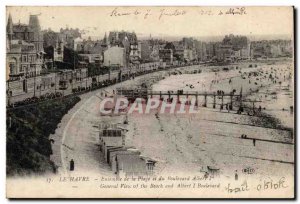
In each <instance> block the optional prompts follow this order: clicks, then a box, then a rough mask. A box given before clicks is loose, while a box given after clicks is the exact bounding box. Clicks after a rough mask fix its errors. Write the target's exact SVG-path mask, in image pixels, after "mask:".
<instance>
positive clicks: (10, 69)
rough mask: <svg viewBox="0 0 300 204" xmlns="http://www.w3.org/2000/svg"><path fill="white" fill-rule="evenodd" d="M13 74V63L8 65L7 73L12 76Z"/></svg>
mask: <svg viewBox="0 0 300 204" xmlns="http://www.w3.org/2000/svg"><path fill="white" fill-rule="evenodd" d="M14 72H15V64H14V63H10V64H9V73H10V74H14Z"/></svg>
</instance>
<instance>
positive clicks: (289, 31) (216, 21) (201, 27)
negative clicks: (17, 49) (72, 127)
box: [6, 6, 293, 39]
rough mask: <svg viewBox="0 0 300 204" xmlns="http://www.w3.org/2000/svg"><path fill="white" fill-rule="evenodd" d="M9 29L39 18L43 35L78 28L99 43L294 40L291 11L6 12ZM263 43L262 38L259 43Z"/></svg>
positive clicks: (103, 9)
mask: <svg viewBox="0 0 300 204" xmlns="http://www.w3.org/2000/svg"><path fill="white" fill-rule="evenodd" d="M9 13H10V14H11V15H12V19H13V23H18V22H19V21H20V22H21V23H25V24H28V21H29V15H30V14H38V15H39V21H40V24H41V27H42V29H48V28H51V29H52V30H54V31H59V29H60V28H66V27H69V28H79V29H80V30H84V31H85V35H84V36H86V37H87V36H92V37H93V38H99V39H100V38H103V36H104V34H105V32H107V33H108V32H109V31H113V30H126V31H131V32H132V31H135V33H136V34H137V35H138V37H141V38H143V37H148V36H150V34H151V35H152V37H162V38H163V37H165V36H169V37H181V36H187V37H196V38H200V39H201V38H209V37H213V36H224V35H227V34H231V33H232V34H235V35H246V36H248V37H250V38H251V37H252V38H255V36H256V37H257V36H269V35H273V36H285V37H287V38H292V37H293V8H292V7H245V8H242V7H97V6H91V7H70V6H69V7H54V6H51V7H34V6H24V7H19V6H18V7H9V6H8V7H7V12H6V16H7V18H8V14H9ZM260 38H263V37H260Z"/></svg>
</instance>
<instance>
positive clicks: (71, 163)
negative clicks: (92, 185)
mask: <svg viewBox="0 0 300 204" xmlns="http://www.w3.org/2000/svg"><path fill="white" fill-rule="evenodd" d="M74 168H75V163H74V160H73V159H71V161H70V171H74Z"/></svg>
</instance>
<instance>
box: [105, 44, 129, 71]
mask: <svg viewBox="0 0 300 204" xmlns="http://www.w3.org/2000/svg"><path fill="white" fill-rule="evenodd" d="M103 64H104V66H120V67H124V66H126V54H125V49H124V48H122V47H110V48H108V49H107V50H105V51H104V63H103Z"/></svg>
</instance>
